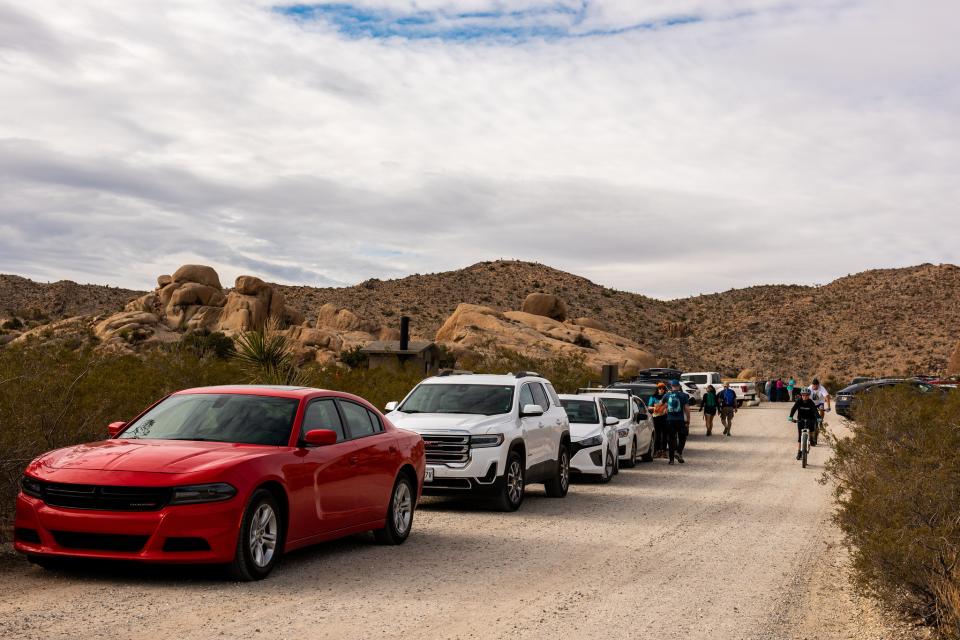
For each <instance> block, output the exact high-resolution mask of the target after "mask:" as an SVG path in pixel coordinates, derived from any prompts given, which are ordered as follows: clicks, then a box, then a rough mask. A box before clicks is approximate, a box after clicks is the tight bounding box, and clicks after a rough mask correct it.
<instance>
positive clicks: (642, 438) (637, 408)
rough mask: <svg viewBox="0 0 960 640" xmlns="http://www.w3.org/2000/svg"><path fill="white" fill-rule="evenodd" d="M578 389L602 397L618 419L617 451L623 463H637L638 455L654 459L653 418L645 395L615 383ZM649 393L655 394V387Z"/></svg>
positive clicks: (609, 410) (610, 413)
mask: <svg viewBox="0 0 960 640" xmlns="http://www.w3.org/2000/svg"><path fill="white" fill-rule="evenodd" d="M654 389H656V386H654ZM577 393H578V394H584V393H586V394H590V395H593V396H596V397H598V398H600V400H601V402H602V403H603V405H604V407H605V408H606V411H607V414H608V415H611V416H613V417H615V418H617V419H618V420H619V424H618V425H617V436H618V442H617V455H618V456H619V462H620V466H623V467H627V468H631V467H634V466H636V464H637V459H638V458H639V459H640V460H642V461H643V462H652V461H653V447H654V439H653V420H651V419H650V416H649V415H648V414H647V405H646V402H647V401H646V400H645V399H643V398H641V397H640V396H636V395H634V394H633V391H632V390H631V389H624V388H613V387H608V388H606V389H577ZM650 395H653V391H651V392H650ZM647 398H649V395H648V396H647Z"/></svg>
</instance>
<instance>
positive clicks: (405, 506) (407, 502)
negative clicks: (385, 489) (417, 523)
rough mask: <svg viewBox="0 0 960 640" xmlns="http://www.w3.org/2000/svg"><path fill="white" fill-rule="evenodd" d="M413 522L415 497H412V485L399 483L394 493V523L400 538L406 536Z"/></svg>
mask: <svg viewBox="0 0 960 640" xmlns="http://www.w3.org/2000/svg"><path fill="white" fill-rule="evenodd" d="M412 521H413V496H412V495H410V485H409V484H407V483H406V482H398V483H397V488H396V489H395V490H394V491H393V523H394V526H395V527H396V529H397V534H398V535H400V536H404V535H406V533H407V531H408V530H409V529H410V523H411V522H412Z"/></svg>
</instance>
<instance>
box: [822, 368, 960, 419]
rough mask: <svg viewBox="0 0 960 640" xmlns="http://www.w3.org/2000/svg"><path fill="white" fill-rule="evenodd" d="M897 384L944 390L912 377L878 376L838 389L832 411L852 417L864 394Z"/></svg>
mask: <svg viewBox="0 0 960 640" xmlns="http://www.w3.org/2000/svg"><path fill="white" fill-rule="evenodd" d="M898 385H910V386H912V387H913V388H914V389H916V390H917V391H918V392H920V393H938V392H939V393H945V392H946V389H945V388H942V387H937V386H936V385H932V384H928V383H926V382H921V381H920V380H914V379H904V378H899V379H898V378H880V379H877V380H868V381H866V382H858V383H857V384H852V385H850V386H848V387H844V388H843V389H841V390H840V391H838V392H837V395H836V397H834V399H833V408H834V411H836V412H837V413H838V414H839V415H841V416H843V417H844V418H852V417H853V413H854V412H855V410H856V405H857V402H858V401H859V400H860V399H861V398H862V397H863V395H864V394H866V393H872V392H874V391H876V390H877V389H888V388H890V387H895V386H898Z"/></svg>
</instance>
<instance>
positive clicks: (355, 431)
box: [340, 400, 379, 438]
mask: <svg viewBox="0 0 960 640" xmlns="http://www.w3.org/2000/svg"><path fill="white" fill-rule="evenodd" d="M340 410H341V411H343V417H344V419H346V421H347V428H348V429H349V430H350V437H351V438H362V437H363V436H369V435H371V434H373V433H376V431H377V430H379V425H377V428H376V429H375V428H374V424H373V422H372V421H371V420H370V412H369V411H367V408H366V407H361V406H360V405H358V404H356V403H353V402H346V401H343V400H341V401H340Z"/></svg>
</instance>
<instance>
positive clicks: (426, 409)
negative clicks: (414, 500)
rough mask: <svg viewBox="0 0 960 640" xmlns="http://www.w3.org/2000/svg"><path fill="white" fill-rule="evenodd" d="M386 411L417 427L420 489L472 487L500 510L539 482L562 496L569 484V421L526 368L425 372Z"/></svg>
mask: <svg viewBox="0 0 960 640" xmlns="http://www.w3.org/2000/svg"><path fill="white" fill-rule="evenodd" d="M386 408H387V411H389V412H390V413H388V414H387V417H388V418H390V421H391V422H393V424H395V425H396V426H398V427H400V428H401V429H407V430H409V431H414V432H416V433H419V434H420V436H421V437H422V438H423V442H424V445H425V448H426V453H427V468H426V474H425V478H424V485H423V493H424V494H427V495H431V494H432V495H436V494H445V495H450V494H457V493H466V492H473V493H476V494H480V495H483V496H486V497H492V498H493V499H494V500H495V501H496V503H497V506H498V507H499V508H500V509H502V510H504V511H515V510H516V509H518V508H519V507H520V504H521V503H522V502H523V495H524V488H525V486H526V485H527V484H530V483H534V482H542V483H543V484H544V486H545V487H546V490H547V495H548V496H551V497H556V498H562V497H563V496H565V495H566V494H567V489H568V488H569V485H570V423H569V421H568V420H567V413H566V411H564V409H563V407H562V406H561V405H560V398H559V397H558V396H557V392H556V391H555V390H554V388H553V385H552V384H550V381H548V380H546V379H545V378H542V377H540V376H539V375H537V374H535V373H531V372H522V373H517V374H514V375H474V374H469V375H451V376H437V377H433V378H428V379H426V380H424V381H423V382H421V383H420V384H418V385H417V386H416V387H414V388H413V391H411V392H410V393H409V394H408V395H407V397H406V398H404V400H403V402H401V403H399V404H398V403H396V402H391V403H389V404H388V405H387V407H386Z"/></svg>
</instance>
